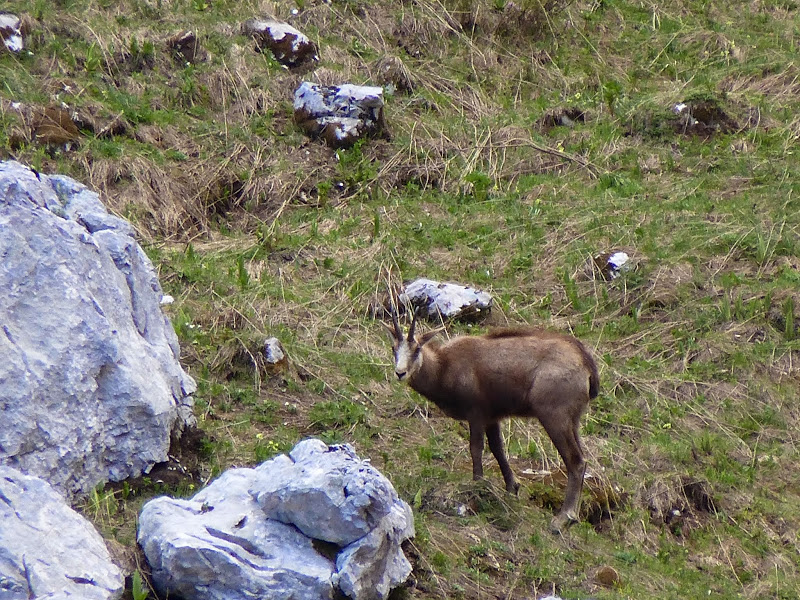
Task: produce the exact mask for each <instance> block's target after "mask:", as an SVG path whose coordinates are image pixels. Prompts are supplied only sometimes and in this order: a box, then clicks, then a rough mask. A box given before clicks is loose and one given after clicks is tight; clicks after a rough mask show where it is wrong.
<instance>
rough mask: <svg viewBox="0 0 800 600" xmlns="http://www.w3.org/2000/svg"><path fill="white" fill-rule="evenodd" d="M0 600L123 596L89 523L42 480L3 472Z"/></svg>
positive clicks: (118, 576) (119, 581)
mask: <svg viewBox="0 0 800 600" xmlns="http://www.w3.org/2000/svg"><path fill="white" fill-rule="evenodd" d="M0 500H2V501H0V549H2V560H0V597H2V598H4V599H7V600H28V599H38V598H41V599H45V598H81V599H85V600H106V599H109V600H111V599H115V598H119V597H121V596H122V592H123V589H124V587H125V578H124V577H123V575H122V572H121V571H120V570H119V569H118V568H117V566H116V565H115V564H114V563H113V562H112V560H111V556H110V554H109V552H108V549H107V548H106V546H105V543H104V542H103V538H102V537H100V534H99V533H97V531H96V530H95V529H94V527H93V526H92V524H91V523H89V521H87V520H86V519H84V518H83V517H82V516H80V515H79V514H78V513H76V512H75V511H74V510H72V509H71V508H70V507H69V506H67V504H66V502H65V501H64V498H63V497H62V496H60V495H59V494H58V493H56V491H55V490H53V488H52V487H50V485H48V484H47V483H46V482H44V481H42V480H41V479H39V478H38V477H32V476H29V475H23V474H22V473H20V472H19V471H17V470H15V469H12V468H10V467H4V466H0Z"/></svg>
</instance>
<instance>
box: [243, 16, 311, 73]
mask: <svg viewBox="0 0 800 600" xmlns="http://www.w3.org/2000/svg"><path fill="white" fill-rule="evenodd" d="M242 33H243V34H244V35H249V36H251V37H252V38H253V39H254V40H255V42H256V46H257V47H258V49H259V51H261V52H263V51H264V50H269V51H270V52H272V54H273V55H274V56H275V60H277V61H278V62H279V63H281V64H282V65H284V66H287V67H290V68H293V67H298V66H300V65H303V64H305V63H309V62H317V61H318V60H319V54H318V51H317V47H316V45H315V44H314V43H313V42H312V41H311V40H310V39H308V36H306V35H305V34H304V33H301V32H300V31H298V30H297V29H295V28H294V27H292V26H291V25H289V24H288V23H283V22H281V21H276V20H274V19H266V20H261V19H248V20H247V21H245V22H244V23H243V24H242Z"/></svg>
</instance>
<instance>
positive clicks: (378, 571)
mask: <svg viewBox="0 0 800 600" xmlns="http://www.w3.org/2000/svg"><path fill="white" fill-rule="evenodd" d="M413 535H414V520H413V514H412V512H411V508H410V507H409V506H408V504H406V503H405V502H403V501H402V500H401V499H400V498H399V497H398V496H397V492H396V491H395V490H394V488H393V487H392V485H391V483H390V482H389V481H388V480H387V479H386V478H385V477H384V476H383V475H382V474H381V473H380V472H379V471H378V470H377V469H375V468H374V467H372V466H371V465H370V464H369V462H368V461H364V460H361V459H360V458H359V457H358V456H357V455H356V453H355V451H354V450H353V448H352V447H350V446H349V445H337V446H328V445H327V444H325V443H323V442H321V441H319V440H313V439H312V440H305V441H303V442H300V443H299V444H298V445H297V446H296V447H295V448H294V450H292V452H290V453H289V455H280V456H277V457H276V458H273V459H272V460H269V461H267V462H265V463H262V464H261V465H259V466H258V467H256V468H255V469H245V468H240V469H231V470H229V471H226V472H225V473H223V475H222V476H221V477H220V478H219V479H217V480H216V481H214V482H212V483H211V484H210V485H209V486H208V487H207V488H205V489H204V490H202V491H201V492H199V493H198V494H197V495H195V496H194V497H193V498H192V499H191V500H175V499H171V498H166V497H161V498H156V499H155V500H151V501H150V502H148V503H147V504H146V505H145V506H144V507H143V509H142V512H141V514H140V516H139V533H138V539H139V544H140V545H141V547H142V549H143V550H144V553H145V556H146V557H147V560H148V563H149V564H150V566H151V569H152V578H153V583H154V584H155V586H156V588H157V589H158V591H159V592H160V593H161V594H164V595H169V596H172V595H175V596H179V597H182V598H185V599H186V600H223V599H226V600H239V599H242V600H243V599H244V598H252V597H258V596H262V597H269V598H287V599H289V598H298V599H301V598H303V599H304V598H308V599H312V598H313V599H315V600H316V599H328V598H334V597H337V595H339V594H340V593H343V594H345V595H346V596H348V597H350V598H353V600H383V599H385V598H386V597H387V596H388V594H389V592H390V591H391V590H392V589H393V588H395V587H397V586H398V585H400V584H401V583H403V582H404V581H405V580H406V578H407V577H408V575H409V574H410V573H411V565H410V563H409V562H408V560H407V559H406V557H405V555H404V554H403V551H402V548H401V544H402V543H403V541H405V540H406V539H408V538H410V537H412V536H413Z"/></svg>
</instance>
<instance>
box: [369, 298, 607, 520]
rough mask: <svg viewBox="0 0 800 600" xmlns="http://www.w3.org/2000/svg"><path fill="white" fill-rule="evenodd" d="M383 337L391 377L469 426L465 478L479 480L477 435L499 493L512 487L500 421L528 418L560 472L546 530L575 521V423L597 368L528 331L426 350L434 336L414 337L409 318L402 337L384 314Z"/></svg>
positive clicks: (560, 341)
mask: <svg viewBox="0 0 800 600" xmlns="http://www.w3.org/2000/svg"><path fill="white" fill-rule="evenodd" d="M391 315H392V325H393V327H391V326H389V325H388V324H386V323H383V325H384V326H385V327H386V329H387V330H388V331H389V334H390V335H391V338H392V346H393V350H394V369H395V373H396V375H397V378H398V379H399V380H400V381H404V382H406V383H408V385H410V386H411V388H412V389H413V390H415V391H416V392H418V393H419V394H421V395H423V396H425V397H426V398H427V399H428V400H430V401H431V402H433V403H434V404H436V405H437V406H438V407H439V408H440V409H441V410H442V411H443V412H444V413H445V414H446V415H447V416H449V417H451V418H453V419H458V420H461V421H467V423H468V424H469V450H470V455H471V456H472V476H473V479H480V478H482V477H483V463H482V456H483V436H484V434H485V435H486V438H487V440H488V442H489V449H490V450H491V451H492V454H494V457H495V458H496V459H497V463H498V464H499V465H500V471H502V473H503V479H504V480H505V484H506V490H508V491H509V492H511V493H514V494H516V493H517V491H518V490H519V483H517V480H516V479H515V478H514V472H513V471H512V470H511V466H510V465H509V464H508V459H507V458H506V454H505V450H504V448H503V436H502V433H501V431H500V421H501V420H503V419H505V418H507V417H536V418H537V419H538V420H539V422H540V423H541V424H542V426H543V427H544V429H545V431H546V432H547V435H548V436H550V439H551V440H552V442H553V444H554V445H555V447H556V449H557V450H558V453H559V454H560V455H561V458H562V459H563V460H564V464H565V465H566V467H567V489H566V494H565V499H564V504H563V505H562V507H561V510H560V511H559V513H558V514H557V515H556V516H555V517H554V518H553V520H552V522H551V525H550V529H551V531H553V532H554V533H557V532H560V531H561V530H562V528H563V527H564V526H565V525H569V524H571V523H573V522H576V521H577V520H578V509H579V507H580V499H581V491H582V489H583V477H584V473H585V471H586V463H585V461H584V458H583V449H582V447H581V441H580V434H579V427H580V419H581V416H582V415H583V413H584V411H585V410H586V407H587V406H588V404H589V400H590V399H591V398H595V397H596V396H597V393H598V390H599V383H600V380H599V377H598V374H597V365H596V364H595V361H594V359H593V358H592V355H591V354H590V353H589V351H588V350H587V349H586V347H585V346H584V345H583V344H582V343H581V342H580V341H579V340H577V339H576V338H574V337H572V336H568V335H563V334H560V333H555V332H551V331H546V330H541V329H533V328H528V327H519V328H509V329H497V330H493V331H490V332H489V333H487V334H485V335H481V336H463V337H455V338H453V339H451V340H449V341H448V342H446V343H444V344H441V345H438V346H437V345H435V344H432V345H430V346H429V345H428V342H429V341H430V340H431V339H433V337H434V336H435V335H436V334H437V333H438V331H439V330H434V331H429V332H428V333H425V334H423V335H422V336H419V337H415V335H414V329H415V327H416V323H417V313H416V312H415V313H414V317H413V319H412V321H411V326H410V328H409V331H408V335H407V336H404V335H403V331H402V329H401V328H400V324H399V323H398V321H397V313H396V312H395V311H394V310H392V311H391Z"/></svg>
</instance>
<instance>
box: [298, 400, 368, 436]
mask: <svg viewBox="0 0 800 600" xmlns="http://www.w3.org/2000/svg"><path fill="white" fill-rule="evenodd" d="M308 416H309V419H310V420H311V423H312V425H314V426H315V427H317V428H318V429H342V428H346V429H349V428H352V427H355V426H356V425H361V424H363V423H366V420H367V409H366V408H364V406H363V405H361V404H358V403H356V402H351V401H350V400H337V401H324V402H317V403H316V404H315V405H314V406H312V407H311V410H310V411H309V415H308Z"/></svg>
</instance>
